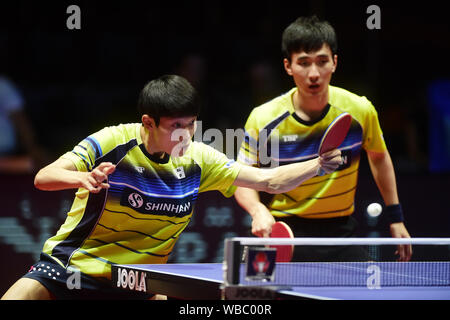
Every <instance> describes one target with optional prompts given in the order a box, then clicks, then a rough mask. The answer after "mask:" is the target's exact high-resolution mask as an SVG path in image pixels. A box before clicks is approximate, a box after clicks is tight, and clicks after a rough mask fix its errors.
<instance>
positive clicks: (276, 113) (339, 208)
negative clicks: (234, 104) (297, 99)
mask: <svg viewBox="0 0 450 320" xmlns="http://www.w3.org/2000/svg"><path fill="white" fill-rule="evenodd" d="M296 91H297V88H293V89H291V90H290V91H289V92H287V93H286V94H284V95H282V96H280V97H277V98H275V99H273V100H271V101H269V102H267V103H265V104H263V105H261V106H259V107H257V108H255V109H253V110H252V112H251V114H250V116H249V118H248V120H247V123H246V125H245V138H244V141H243V143H242V146H241V148H240V152H239V155H238V161H239V162H241V163H243V164H247V165H253V166H259V167H267V166H271V165H272V166H273V165H274V164H276V165H285V164H289V163H293V162H302V161H306V160H310V159H313V158H315V157H317V156H318V147H319V144H320V140H321V138H322V135H323V133H324V132H325V130H326V129H327V127H328V125H329V124H330V123H331V122H332V121H333V120H334V119H335V118H336V117H337V116H339V115H340V114H342V113H344V112H348V113H350V114H351V115H352V117H353V120H352V125H351V128H350V130H349V133H348V135H347V137H346V139H345V141H344V142H343V143H342V144H341V146H340V147H339V149H340V150H341V152H342V154H343V157H344V159H345V160H346V163H344V164H343V165H342V166H340V167H339V168H338V170H337V171H335V172H333V173H332V174H329V175H325V176H321V177H314V178H312V179H310V180H308V181H306V182H305V183H303V184H302V185H300V186H299V187H297V188H296V189H294V190H292V191H290V192H287V193H284V194H279V195H274V196H273V195H265V194H263V195H262V196H261V198H262V199H263V200H265V203H266V205H267V206H268V207H269V209H270V210H271V213H272V214H273V215H274V216H278V217H282V216H290V215H296V216H301V217H304V218H332V217H340V216H346V215H350V214H352V213H353V211H354V205H353V202H354V196H355V190H356V185H357V178H358V167H359V161H360V151H361V148H363V149H365V150H368V151H374V152H384V151H385V150H386V145H385V143H384V139H383V135H382V131H381V128H380V125H379V122H378V115H377V112H376V110H375V108H374V107H373V105H372V104H371V103H370V101H368V100H367V99H366V98H365V97H360V96H357V95H355V94H353V93H350V92H348V91H346V90H344V89H341V88H337V87H334V86H330V87H329V104H328V106H327V107H326V108H325V110H324V113H323V114H322V116H321V117H320V119H319V120H317V121H315V122H305V121H303V120H302V119H300V118H299V117H298V116H297V115H296V114H295V109H294V105H293V103H292V97H293V95H294V93H295V92H296ZM264 159H265V160H266V161H265V162H264V161H262V160H264Z"/></svg>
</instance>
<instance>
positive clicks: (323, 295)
mask: <svg viewBox="0 0 450 320" xmlns="http://www.w3.org/2000/svg"><path fill="white" fill-rule="evenodd" d="M393 263H394V264H395V263H400V262H393ZM372 264H373V263H372ZM391 264H392V263H391ZM369 265H371V264H370V263H365V265H362V266H361V268H355V267H354V266H352V267H348V266H347V265H342V264H339V263H338V264H336V263H286V264H280V266H278V265H277V270H279V274H278V275H276V277H278V280H277V279H276V278H275V282H274V283H273V285H272V283H267V282H266V283H264V285H265V286H268V287H271V290H272V291H276V299H324V300H330V299H331V300H335V299H338V300H340V299H343V300H450V286H449V283H450V262H436V263H429V264H420V263H414V262H406V263H404V266H405V268H406V269H405V270H406V271H405V270H404V271H402V275H400V276H401V277H406V278H411V279H407V280H406V285H401V286H398V285H396V284H395V282H394V284H388V283H385V282H384V280H383V279H384V278H386V277H390V276H391V274H392V273H393V272H391V271H390V269H389V268H388V269H387V270H383V273H382V280H383V281H381V282H380V283H379V284H378V287H369V286H366V285H364V283H365V282H364V281H366V279H367V278H368V276H370V275H369V274H368V273H367V270H368V266H369ZM424 267H425V268H438V269H439V270H438V273H439V278H438V279H437V278H436V279H431V284H429V283H430V282H429V280H430V279H429V277H430V276H427V278H426V279H425V277H424V278H423V279H422V278H421V277H420V276H419V277H417V276H410V275H409V274H408V272H410V271H409V270H412V271H414V272H415V271H417V269H420V268H424ZM243 268H244V266H243V265H242V266H241V283H240V285H239V286H238V288H243V289H245V288H247V287H248V288H254V287H253V285H254V281H252V280H250V281H246V280H245V275H243V273H245V272H244V271H243ZM381 268H382V269H386V267H385V266H384V265H382V267H381ZM285 269H288V270H289V269H291V270H295V272H294V273H292V272H291V273H289V272H285ZM428 273H429V274H431V277H433V270H431V272H428ZM282 274H284V275H282ZM304 274H309V277H310V278H311V279H313V281H312V282H311V283H310V284H308V285H295V283H297V282H298V281H297V279H294V278H295V277H298V275H300V277H301V276H302V275H304ZM112 275H113V279H112V281H113V283H114V285H117V286H122V287H123V288H126V289H129V290H144V289H145V291H147V292H152V293H160V294H164V295H167V296H168V297H173V298H179V299H195V300H209V299H221V298H223V297H224V296H223V292H224V291H223V285H224V280H223V279H224V270H223V264H222V263H191V264H159V265H158V264H156V265H155V264H153V265H152V264H142V265H113V267H112ZM342 276H344V277H345V278H346V280H345V282H346V284H345V285H341V284H340V283H339V282H340V281H341V280H339V279H341V278H342ZM283 277H284V278H283ZM318 278H325V279H327V278H328V280H327V282H326V283H325V285H324V284H323V283H314V279H318ZM348 278H353V279H355V280H354V281H355V284H352V282H351V281H350V284H349V283H348ZM329 280H332V281H331V282H330V281H329ZM143 281H144V282H145V285H144V284H143V283H142V282H143ZM389 281H390V280H389ZM421 281H423V284H422V282H421ZM333 282H335V283H333ZM408 282H411V284H412V285H411V286H410V285H408ZM440 282H442V285H441V284H440ZM280 283H282V284H281V285H280ZM289 283H291V284H294V285H289ZM330 283H331V285H330ZM143 286H144V287H143ZM254 292H258V291H251V290H247V293H246V294H247V297H246V298H250V299H252V298H254V299H259V298H261V297H260V296H258V293H256V295H253V294H254Z"/></svg>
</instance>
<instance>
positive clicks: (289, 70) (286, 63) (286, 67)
mask: <svg viewBox="0 0 450 320" xmlns="http://www.w3.org/2000/svg"><path fill="white" fill-rule="evenodd" d="M283 65H284V70H286V73H287V74H288V75H290V76H292V68H291V62H290V61H289V60H288V59H286V58H284V59H283Z"/></svg>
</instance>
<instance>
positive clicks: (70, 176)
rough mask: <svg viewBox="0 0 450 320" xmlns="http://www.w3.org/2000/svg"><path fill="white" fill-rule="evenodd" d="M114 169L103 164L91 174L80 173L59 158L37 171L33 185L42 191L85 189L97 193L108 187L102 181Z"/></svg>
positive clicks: (110, 165)
mask: <svg viewBox="0 0 450 320" xmlns="http://www.w3.org/2000/svg"><path fill="white" fill-rule="evenodd" d="M114 169H115V166H114V165H113V164H111V163H107V162H105V163H101V164H100V165H99V166H98V167H97V168H95V169H94V170H92V171H91V172H82V171H78V170H77V168H76V167H75V165H74V164H73V163H72V162H71V161H70V160H67V159H63V158H60V159H58V160H56V161H55V162H53V163H51V164H49V165H48V166H46V167H44V168H42V169H41V170H39V172H38V173H37V174H36V176H35V178H34V185H35V186H36V188H38V189H40V190H44V191H56V190H66V189H78V188H85V189H87V190H89V192H93V193H97V192H100V190H101V189H103V188H108V187H109V184H107V183H105V182H104V181H105V180H106V179H107V176H108V175H109V174H111V173H112V172H114Z"/></svg>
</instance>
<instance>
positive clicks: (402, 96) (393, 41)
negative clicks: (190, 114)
mask: <svg viewBox="0 0 450 320" xmlns="http://www.w3.org/2000/svg"><path fill="white" fill-rule="evenodd" d="M71 4H76V5H78V6H79V7H80V8H81V30H69V29H67V27H66V20H67V18H68V17H69V14H67V13H66V9H67V7H68V6H69V5H71ZM371 4H377V5H378V6H380V9H381V29H380V30H369V29H368V28H367V27H366V20H367V19H368V17H369V14H367V13H366V9H367V7H368V6H369V5H371ZM310 14H317V15H318V16H319V17H321V18H324V19H326V20H328V21H329V22H330V23H331V24H332V25H333V26H334V27H335V29H336V32H337V34H338V69H337V72H336V73H335V75H334V77H333V79H332V84H333V85H336V86H340V87H343V88H345V89H348V90H350V91H352V92H354V93H356V94H359V95H365V96H367V97H368V99H369V100H371V101H372V102H373V104H374V105H375V106H376V108H377V110H378V112H379V116H380V122H381V125H382V129H383V131H384V136H385V139H386V142H387V145H388V148H389V151H390V152H391V155H392V158H393V160H394V165H395V167H396V172H397V179H398V189H399V195H400V200H401V202H402V204H403V207H404V209H405V215H406V217H407V227H408V230H409V232H410V233H411V235H412V236H413V237H449V236H450V210H449V209H448V205H447V203H448V200H447V198H448V196H449V195H450V175H449V172H448V170H446V169H445V168H444V169H442V166H441V167H439V168H440V169H439V168H438V169H436V168H435V167H433V166H431V163H432V162H433V161H436V159H433V158H432V157H433V152H432V149H433V148H434V147H435V146H436V145H438V146H440V147H441V148H443V149H444V150H447V151H448V152H450V143H449V142H448V141H450V137H449V135H450V133H448V136H447V137H445V136H441V137H440V139H442V140H441V141H439V140H436V139H435V138H432V137H434V135H433V134H432V132H433V129H434V128H436V127H437V126H438V125H441V124H440V122H439V121H440V120H442V119H447V118H446V117H449V116H448V114H450V112H448V110H449V109H450V106H449V104H450V102H449V101H450V97H449V96H448V92H446V91H445V90H444V92H442V91H441V96H444V98H442V99H441V100H439V101H441V104H444V105H445V106H446V108H447V109H445V108H444V110H447V112H448V113H447V116H446V115H445V113H444V114H443V115H442V116H439V115H437V116H436V114H434V113H433V112H434V111H433V108H432V103H431V101H432V99H431V97H430V88H432V87H433V86H434V85H436V84H437V83H438V84H439V83H440V84H442V83H444V84H447V83H448V82H449V81H450V58H449V49H450V40H449V39H450V27H449V23H448V11H447V10H446V7H444V6H443V3H441V2H435V1H426V2H406V1H404V2H402V1H400V2H398V1H395V2H394V1H392V2H388V3H387V2H379V1H374V2H365V1H323V0H322V1H320V0H316V1H313V0H311V1H300V0H299V1H273V0H270V1H269V0H267V1H263V0H261V1H206V0H205V1H183V2H181V1H179V2H171V1H164V2H163V1H121V2H112V1H95V2H94V1H33V2H32V1H14V2H12V1H10V2H5V1H3V2H2V3H1V4H0V74H2V75H6V76H8V77H9V79H10V80H12V81H13V82H14V83H15V85H16V86H17V88H18V89H19V90H20V92H21V93H22V95H23V97H24V99H25V101H26V106H25V108H26V112H27V114H28V116H29V117H30V120H31V123H32V125H33V127H34V129H35V135H36V138H37V140H38V141H39V143H40V144H41V145H42V146H43V147H44V148H45V149H46V150H47V151H48V152H49V154H50V155H51V157H52V159H56V158H57V157H58V156H59V155H60V154H62V153H64V152H66V151H68V150H71V149H72V147H73V146H74V145H76V144H77V143H78V142H79V141H80V140H82V139H83V138H84V137H86V136H87V135H89V134H90V133H93V132H95V131H97V130H99V129H101V128H103V127H104V126H107V125H115V124H118V123H126V122H137V121H139V117H138V115H137V111H136V102H137V96H138V93H139V91H140V89H141V88H142V87H143V86H144V84H145V83H146V82H147V81H149V80H151V79H154V78H155V77H158V76H160V75H162V74H167V73H177V74H181V75H183V76H185V77H187V78H188V79H189V80H191V82H192V83H193V84H194V86H196V87H197V89H198V90H199V91H200V92H201V94H202V97H203V100H204V101H203V102H204V103H203V105H204V106H203V110H202V114H201V120H202V121H203V129H204V130H206V129H208V128H219V129H224V128H233V129H236V128H242V127H243V125H244V123H245V120H246V118H247V116H248V114H249V113H250V111H251V109H252V108H253V107H255V106H257V105H259V104H261V103H263V102H265V101H267V100H269V99H271V98H273V97H275V96H277V95H279V94H281V93H283V92H285V91H287V90H289V89H290V88H291V87H293V85H294V84H293V82H292V80H291V79H290V78H289V77H288V76H287V75H286V74H285V72H284V70H283V66H282V56H281V52H280V51H281V50H280V43H281V33H282V31H283V30H284V28H285V27H286V26H287V25H288V24H290V23H291V22H292V21H293V20H295V19H296V18H297V17H299V16H301V15H310ZM447 88H448V86H447ZM446 94H447V98H445V95H446ZM434 119H438V120H437V121H438V122H439V123H437V122H434V121H436V120H434ZM443 121H444V120H443ZM446 123H447V124H448V123H450V120H448V121H447V122H446ZM447 132H450V131H447ZM446 139H447V140H446ZM446 143H447V146H446ZM437 161H441V162H442V161H444V162H445V161H446V160H445V159H444V160H443V159H441V158H439V159H437ZM446 164H447V163H444V165H443V167H445V165H446ZM447 168H448V166H447ZM0 181H1V183H0V187H1V190H0V197H1V203H2V207H3V209H2V211H1V212H0V219H1V222H0V252H1V254H0V256H1V259H2V263H1V268H0V269H2V270H1V272H0V274H1V276H0V294H1V293H3V292H4V290H6V289H7V287H9V286H10V285H11V284H12V282H13V281H15V280H16V279H17V278H18V277H20V276H21V275H22V274H23V273H24V272H26V271H27V269H28V268H29V265H31V264H32V263H33V261H34V260H35V259H36V258H37V254H38V253H39V251H40V249H41V246H42V243H43V241H44V240H45V239H46V238H47V237H48V236H50V235H52V234H53V233H54V232H55V231H56V230H57V229H58V227H59V225H60V224H61V222H62V221H63V219H64V214H65V211H66V210H67V208H68V206H70V204H71V200H72V199H73V193H72V192H53V193H46V192H41V191H38V190H36V189H34V187H33V174H23V173H22V174H17V173H16V174H12V173H8V172H3V173H1V174H0ZM371 202H382V200H381V198H380V195H379V192H378V191H377V189H376V186H375V185H374V182H373V179H372V177H371V175H370V172H369V169H368V165H367V161H366V160H365V158H363V160H362V162H361V173H360V176H359V188H358V191H357V199H356V208H357V209H356V213H355V217H356V218H357V219H358V220H360V222H361V227H362V228H361V234H362V235H365V236H388V233H387V230H388V228H387V226H386V224H385V222H383V219H380V221H372V220H370V221H369V220H368V219H367V217H366V215H365V208H366V206H367V205H368V204H369V203H371ZM248 226H249V219H248V217H247V215H246V213H244V212H242V210H241V209H240V208H239V207H238V205H237V204H236V202H235V201H234V199H233V198H231V199H225V198H223V197H222V196H221V195H219V194H217V193H207V194H204V195H201V197H200V200H199V203H198V207H197V212H196V214H195V218H194V221H193V224H192V225H191V226H190V227H189V229H188V230H187V231H186V232H185V233H184V234H183V235H182V236H181V239H180V243H179V244H178V249H177V250H176V251H175V253H174V255H173V257H172V261H174V262H187V261H193V262H213V261H221V254H222V252H221V250H222V245H223V238H224V237H226V236H233V235H245V234H246V232H247V228H248Z"/></svg>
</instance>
